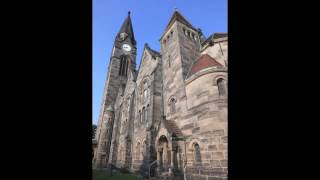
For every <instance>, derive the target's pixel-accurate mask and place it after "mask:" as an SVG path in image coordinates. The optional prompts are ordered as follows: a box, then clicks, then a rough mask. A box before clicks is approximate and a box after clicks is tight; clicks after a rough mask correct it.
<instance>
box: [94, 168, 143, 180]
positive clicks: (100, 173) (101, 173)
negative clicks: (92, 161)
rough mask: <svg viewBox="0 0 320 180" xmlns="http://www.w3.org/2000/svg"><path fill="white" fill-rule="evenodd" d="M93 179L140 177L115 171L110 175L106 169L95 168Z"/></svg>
mask: <svg viewBox="0 0 320 180" xmlns="http://www.w3.org/2000/svg"><path fill="white" fill-rule="evenodd" d="M92 173H93V180H139V178H138V177H136V176H134V175H131V174H119V173H114V174H113V175H112V176H110V175H109V174H108V173H107V172H106V171H101V170H100V171H99V170H93V172H92Z"/></svg>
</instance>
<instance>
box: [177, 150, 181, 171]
mask: <svg viewBox="0 0 320 180" xmlns="http://www.w3.org/2000/svg"><path fill="white" fill-rule="evenodd" d="M177 168H178V169H180V153H179V152H177Z"/></svg>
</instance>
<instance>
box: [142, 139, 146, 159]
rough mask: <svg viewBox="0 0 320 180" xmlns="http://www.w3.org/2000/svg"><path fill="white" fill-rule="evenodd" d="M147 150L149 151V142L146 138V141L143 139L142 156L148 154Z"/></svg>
mask: <svg viewBox="0 0 320 180" xmlns="http://www.w3.org/2000/svg"><path fill="white" fill-rule="evenodd" d="M146 152H147V142H146V140H144V141H143V152H142V157H143V155H144V154H146Z"/></svg>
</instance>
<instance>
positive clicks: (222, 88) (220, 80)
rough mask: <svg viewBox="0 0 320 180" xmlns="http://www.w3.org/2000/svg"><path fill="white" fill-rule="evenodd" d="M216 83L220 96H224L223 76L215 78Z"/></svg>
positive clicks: (225, 84) (225, 88) (225, 85)
mask: <svg viewBox="0 0 320 180" xmlns="http://www.w3.org/2000/svg"><path fill="white" fill-rule="evenodd" d="M217 85H218V91H219V95H220V96H226V95H227V83H226V80H224V79H223V78H219V79H218V80H217Z"/></svg>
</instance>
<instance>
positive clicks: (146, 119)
mask: <svg viewBox="0 0 320 180" xmlns="http://www.w3.org/2000/svg"><path fill="white" fill-rule="evenodd" d="M149 109H150V108H149V104H148V106H147V108H146V112H145V113H144V114H145V117H144V120H145V121H146V122H148V113H149Z"/></svg>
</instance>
